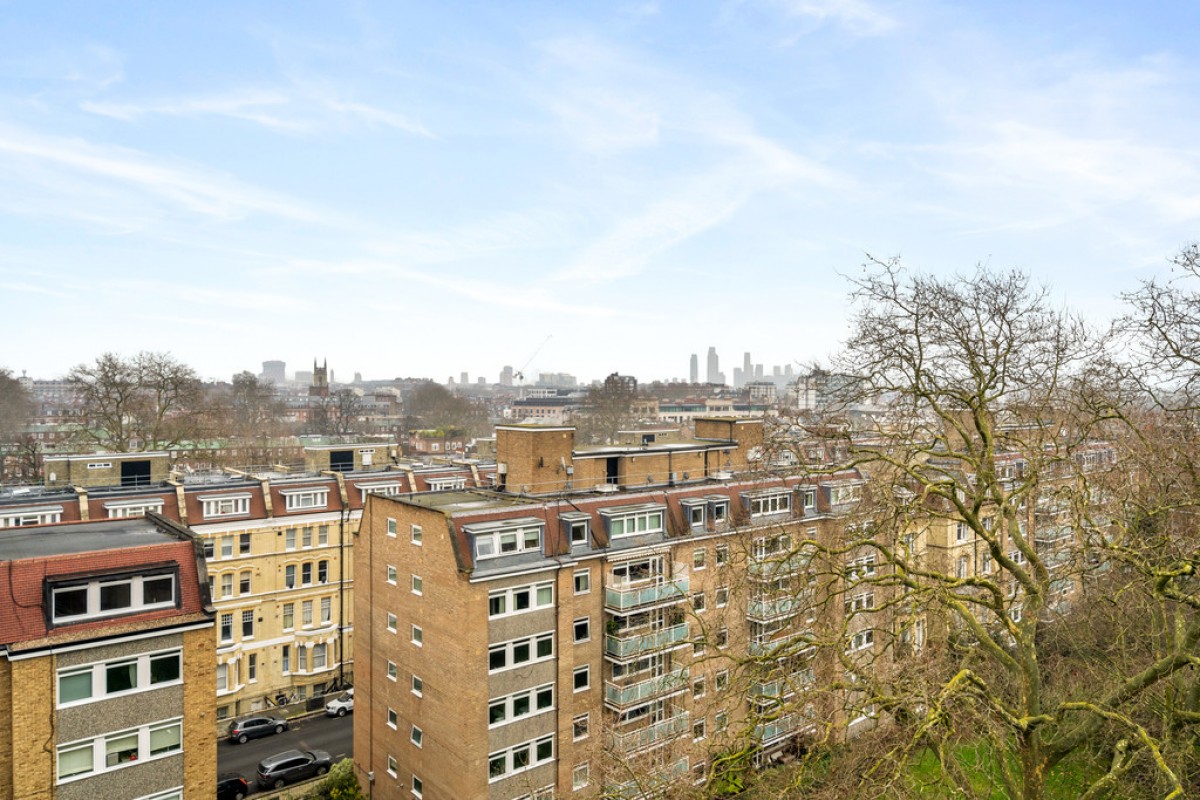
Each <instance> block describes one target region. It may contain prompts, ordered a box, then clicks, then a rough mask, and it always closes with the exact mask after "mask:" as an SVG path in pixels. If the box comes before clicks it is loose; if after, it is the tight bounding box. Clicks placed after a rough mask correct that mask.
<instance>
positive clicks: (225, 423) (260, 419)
mask: <svg viewBox="0 0 1200 800" xmlns="http://www.w3.org/2000/svg"><path fill="white" fill-rule="evenodd" d="M286 410H287V409H286V406H285V404H284V402H283V400H281V399H280V398H279V397H277V396H276V394H275V385H274V384H272V383H271V382H270V381H262V380H259V379H258V376H256V375H254V374H252V373H250V372H240V373H238V374H237V375H234V376H233V384H232V385H231V386H230V387H229V390H228V391H227V392H225V393H224V394H223V395H222V396H221V397H219V398H217V401H216V403H215V409H214V414H215V416H216V418H217V419H216V420H215V421H216V423H217V425H218V430H220V429H222V428H223V429H224V430H225V431H227V432H228V433H231V434H233V435H234V436H238V437H241V438H243V439H251V438H254V437H256V436H263V435H266V436H275V435H278V434H280V433H282V432H283V431H284V429H285V426H284V422H283V417H284V414H285V413H286Z"/></svg>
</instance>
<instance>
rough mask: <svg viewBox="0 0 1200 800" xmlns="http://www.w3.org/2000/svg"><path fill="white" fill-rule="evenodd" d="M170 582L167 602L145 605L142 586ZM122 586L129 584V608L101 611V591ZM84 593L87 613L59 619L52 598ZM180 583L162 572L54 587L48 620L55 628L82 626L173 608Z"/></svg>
mask: <svg viewBox="0 0 1200 800" xmlns="http://www.w3.org/2000/svg"><path fill="white" fill-rule="evenodd" d="M163 578H170V580H171V598H170V599H169V600H164V601H160V602H157V603H147V602H145V582H146V581H148V580H149V581H153V580H161V579H163ZM121 583H128V584H130V586H129V599H130V604H129V605H128V606H121V607H120V608H111V609H104V610H102V609H101V608H100V591H101V589H102V588H103V587H107V586H115V585H117V584H121ZM81 588H83V589H85V591H86V592H87V610H86V611H84V612H83V613H82V614H70V615H66V616H59V615H58V613H57V612H56V611H54V598H55V597H57V596H58V595H59V594H63V593H66V592H73V591H78V590H79V589H81ZM178 590H179V579H178V577H177V576H176V575H175V573H173V572H164V573H159V574H153V575H125V576H119V577H117V576H114V577H109V578H105V577H98V578H93V579H92V580H90V581H87V582H86V583H83V582H73V581H72V582H70V583H69V585H61V584H60V585H55V586H53V587H52V589H51V598H50V602H51V617H52V619H53V622H54V624H55V625H70V624H74V623H77V622H85V621H88V620H93V619H105V618H107V617H115V616H124V615H127V614H140V613H142V612H145V611H153V610H156V609H160V608H175V607H176V597H177V596H178V594H179V591H178Z"/></svg>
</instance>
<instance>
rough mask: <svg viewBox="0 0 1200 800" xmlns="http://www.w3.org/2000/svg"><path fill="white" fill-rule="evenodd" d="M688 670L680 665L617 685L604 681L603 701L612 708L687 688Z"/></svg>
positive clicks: (634, 703) (622, 706)
mask: <svg viewBox="0 0 1200 800" xmlns="http://www.w3.org/2000/svg"><path fill="white" fill-rule="evenodd" d="M688 677H689V670H688V668H687V667H681V668H680V669H677V670H675V671H674V672H668V673H667V674H665V675H658V676H656V677H653V678H650V679H649V680H644V681H639V682H637V683H631V684H628V685H625V686H619V685H617V684H615V683H613V682H612V681H605V682H604V702H605V703H607V704H608V706H609V707H611V708H614V709H620V708H624V707H626V706H631V705H636V704H638V703H641V702H643V701H646V700H650V699H653V698H655V697H661V696H663V695H668V694H671V693H672V692H680V691H683V690H684V689H686V688H687V685H688Z"/></svg>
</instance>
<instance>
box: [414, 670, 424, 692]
mask: <svg viewBox="0 0 1200 800" xmlns="http://www.w3.org/2000/svg"><path fill="white" fill-rule="evenodd" d="M412 693H413V694H415V695H416V696H417V697H424V696H425V681H423V680H421V679H420V678H419V677H417V676H416V675H413V676H412Z"/></svg>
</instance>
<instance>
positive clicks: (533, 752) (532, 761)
mask: <svg viewBox="0 0 1200 800" xmlns="http://www.w3.org/2000/svg"><path fill="white" fill-rule="evenodd" d="M543 744H549V745H550V754H549V755H548V756H545V757H544V758H539V757H538V749H539V746H540V745H543ZM522 750H526V751H528V754H529V757H528V761H527V763H526V764H524V765H523V766H520V767H514V766H513V764H514V762H515V759H514V755H515V754H516V753H518V752H520V751H522ZM554 757H555V747H554V734H549V735H547V736H539V737H538V738H537V739H531V740H530V741H527V742H521V743H520V744H515V745H513V746H512V747H508V748H505V749H504V750H496V751H494V752H491V753H488V758H487V764H488V783H489V784H490V783H495V782H496V781H501V780H504V779H505V778H510V777H512V776H513V775H519V774H521V773H522V772H526V771H528V770H531V769H534V768H535V767H540V766H541V765H543V764H549V763H551V762H552V761H554ZM499 759H504V769H503V771H502V772H500V773H498V774H496V775H493V774H492V763H493V762H495V761H498V760H499Z"/></svg>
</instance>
